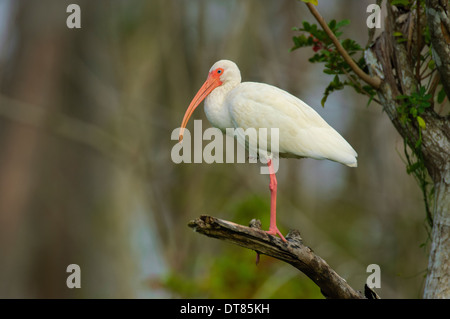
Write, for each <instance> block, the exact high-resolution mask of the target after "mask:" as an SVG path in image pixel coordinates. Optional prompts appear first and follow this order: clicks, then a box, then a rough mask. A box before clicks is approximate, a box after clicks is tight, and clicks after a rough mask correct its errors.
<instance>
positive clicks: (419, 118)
mask: <svg viewBox="0 0 450 319" xmlns="http://www.w3.org/2000/svg"><path fill="white" fill-rule="evenodd" d="M416 119H417V124H419V127H420V128H421V129H423V130H424V129H426V128H427V125H426V124H425V121H424V120H423V118H422V117H420V116H417V117H416Z"/></svg>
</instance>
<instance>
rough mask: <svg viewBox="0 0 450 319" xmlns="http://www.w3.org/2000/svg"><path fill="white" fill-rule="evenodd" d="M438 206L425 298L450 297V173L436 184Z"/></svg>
mask: <svg viewBox="0 0 450 319" xmlns="http://www.w3.org/2000/svg"><path fill="white" fill-rule="evenodd" d="M435 193H436V204H435V205H436V206H435V208H436V209H435V213H434V218H433V231H432V234H431V239H432V242H431V252H430V260H429V263H428V276H427V280H426V283H425V291H424V295H423V296H424V298H427V299H429V298H447V299H448V298H450V275H449V274H450V174H449V171H448V170H447V175H446V176H443V177H442V180H441V182H439V183H437V184H435Z"/></svg>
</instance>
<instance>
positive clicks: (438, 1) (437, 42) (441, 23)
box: [426, 0, 450, 97]
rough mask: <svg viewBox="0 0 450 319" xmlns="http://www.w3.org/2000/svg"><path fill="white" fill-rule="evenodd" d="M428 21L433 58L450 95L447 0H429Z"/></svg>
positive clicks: (449, 20) (449, 35) (449, 26)
mask: <svg viewBox="0 0 450 319" xmlns="http://www.w3.org/2000/svg"><path fill="white" fill-rule="evenodd" d="M426 5H427V22H428V27H429V29H430V34H431V43H432V48H431V49H432V53H433V59H434V61H435V62H436V67H437V69H438V70H439V74H440V75H441V82H442V85H443V86H444V90H445V93H446V94H447V96H449V97H450V58H449V56H450V18H449V12H448V9H449V5H448V1H445V0H427V2H426Z"/></svg>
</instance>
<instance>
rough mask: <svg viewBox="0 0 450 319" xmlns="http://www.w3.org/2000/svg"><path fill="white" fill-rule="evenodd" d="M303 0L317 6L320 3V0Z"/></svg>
mask: <svg viewBox="0 0 450 319" xmlns="http://www.w3.org/2000/svg"><path fill="white" fill-rule="evenodd" d="M302 1H303V2H305V3H312V4H313V5H315V6H317V5H318V4H319V0H302Z"/></svg>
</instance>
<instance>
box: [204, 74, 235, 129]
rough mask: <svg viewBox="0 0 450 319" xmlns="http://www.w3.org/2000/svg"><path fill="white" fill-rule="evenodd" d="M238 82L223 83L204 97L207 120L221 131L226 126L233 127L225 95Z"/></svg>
mask: <svg viewBox="0 0 450 319" xmlns="http://www.w3.org/2000/svg"><path fill="white" fill-rule="evenodd" d="M238 84H239V83H225V84H223V85H221V86H219V87H217V88H215V89H214V91H212V92H211V93H210V94H209V95H208V96H207V97H206V99H205V113H206V117H207V118H208V121H209V122H210V123H211V124H212V126H214V127H217V128H219V129H221V130H222V131H225V129H226V128H228V127H234V125H233V122H232V120H231V116H230V112H229V110H228V105H227V104H226V97H227V95H228V93H230V91H231V90H232V89H233V88H234V87H236V85H238Z"/></svg>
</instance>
